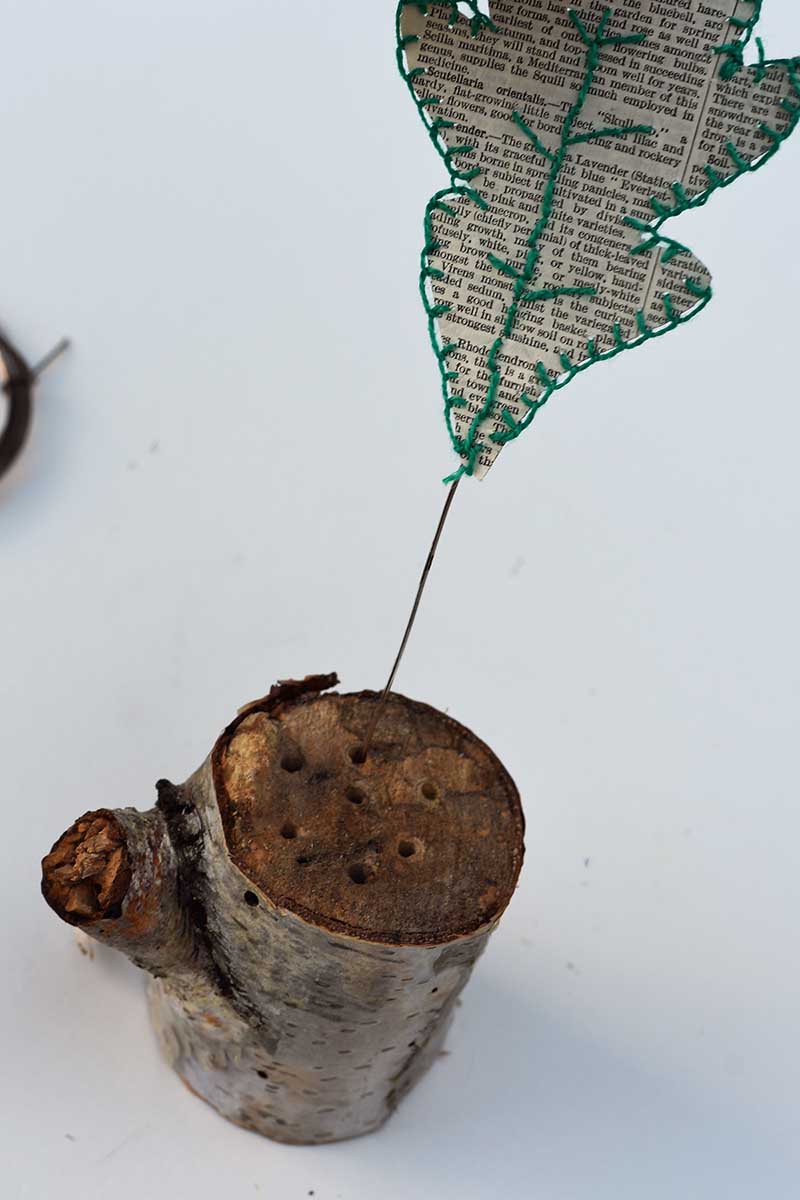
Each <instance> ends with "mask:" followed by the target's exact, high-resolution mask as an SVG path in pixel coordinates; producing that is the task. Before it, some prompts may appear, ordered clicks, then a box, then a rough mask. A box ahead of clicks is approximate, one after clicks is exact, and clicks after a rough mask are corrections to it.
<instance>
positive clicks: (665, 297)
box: [396, 0, 800, 483]
mask: <svg viewBox="0 0 800 1200" xmlns="http://www.w3.org/2000/svg"><path fill="white" fill-rule="evenodd" d="M750 2H751V3H752V4H753V6H754V12H753V14H752V16H751V17H750V19H749V20H747V21H743V20H742V19H740V18H735V19H732V20H731V24H733V25H735V26H737V27H738V28H740V29H742V30H744V33H743V35H742V38H741V42H742V45H741V47H740V49H741V62H739V57H740V56H739V54H738V53H737V47H738V46H739V42H738V41H737V42H734V43H725V44H724V45H722V46H718V47H715V48H714V53H716V54H720V55H725V56H726V59H725V63H723V64H722V66H721V68H720V74H721V75H722V77H723V78H725V79H729V78H732V76H733V75H735V74H736V73H737V71H738V70H740V69H741V68H742V67H743V66H744V48H745V46H746V45H747V44H748V43H749V41H750V39H751V37H752V35H753V32H754V29H755V27H756V25H757V23H758V20H759V18H760V16H761V10H762V7H763V0H750ZM431 3H446V4H448V5H449V7H450V10H451V15H450V24H451V26H452V25H453V24H454V22H455V21H456V20H457V19H458V15H459V12H458V5H457V3H456V2H455V0H428V2H427V3H425V2H424V0H399V2H398V5H397V13H396V37H397V65H398V69H399V71H400V74H401V76H402V78H403V79H404V80H405V82H406V85H407V87H408V90H409V92H410V94H411V96H412V99H413V101H414V104H415V107H416V108H417V110H418V112H419V115H420V117H421V119H422V121H423V124H424V125H425V126H426V128H427V129H428V132H429V136H430V137H431V140H432V142H433V143H434V145H435V147H436V149H437V152H438V153H439V156H440V157H441V158H442V160H443V161H444V163H445V166H446V169H447V171H448V174H449V175H450V184H451V186H450V187H449V188H443V189H442V190H440V191H439V192H437V193H435V195H434V196H433V197H431V200H430V201H429V202H428V205H427V206H426V209H425V245H424V246H423V250H422V254H421V265H420V278H419V287H420V294H421V297H422V301H423V305H424V308H425V311H426V314H427V319H428V332H429V336H430V341H431V345H432V347H433V351H434V354H435V356H436V359H437V363H438V365H439V370H440V376H441V383H442V394H443V398H444V405H445V421H446V424H447V430H448V434H449V436H450V441H451V443H452V445H453V448H454V450H455V451H456V453H457V454H458V455H459V456H460V457H462V458H466V459H467V461H466V462H462V463H461V465H460V466H459V468H458V470H457V471H455V472H454V473H453V474H452V475H449V476H448V477H447V478H446V479H445V482H446V483H449V482H452V481H453V480H454V479H457V478H460V476H461V475H472V474H473V472H474V469H475V464H476V462H477V459H478V456H479V454H480V453H481V451H482V450H483V449H485V447H484V446H483V445H482V443H480V442H478V440H477V436H478V431H479V428H480V426H481V425H482V424H483V422H484V421H486V420H487V419H488V418H489V417H491V416H492V410H493V408H494V404H495V401H496V392H497V388H498V386H499V380H500V374H499V368H498V366H497V357H498V355H499V353H500V350H501V349H502V345H503V339H504V337H505V336H509V335H508V334H505V333H504V335H503V336H501V337H499V338H497V339H495V342H494V343H493V345H492V347H491V348H490V350H489V354H488V357H487V366H488V367H489V373H490V385H489V389H488V392H487V399H486V400H485V401H484V404H483V405H482V406H481V408H480V409H479V410H478V412H477V413H476V414H475V417H474V418H473V421H472V422H471V424H470V429H469V432H468V434H467V437H466V438H460V437H459V436H458V435H457V434H456V432H455V430H454V427H453V422H452V410H453V409H454V408H459V407H463V406H464V405H465V404H466V400H465V399H464V397H463V396H453V395H452V394H451V384H452V383H453V382H454V381H455V380H456V379H457V378H458V372H457V371H452V370H450V369H449V367H448V363H447V359H448V357H449V355H451V354H452V353H453V352H454V351H455V350H457V349H458V343H449V344H446V345H445V344H443V342H442V340H441V338H440V336H439V333H438V329H437V326H436V320H437V318H438V317H439V316H441V315H443V314H444V313H445V312H448V311H449V310H450V305H447V304H441V305H436V304H434V303H433V302H432V300H431V298H430V297H429V295H428V280H429V279H432V278H433V279H443V278H444V277H445V273H444V271H442V270H440V269H438V268H435V267H432V266H431V263H430V257H431V255H433V254H434V253H436V251H437V250H439V249H440V243H438V242H437V241H436V239H435V236H434V233H433V225H432V215H433V213H434V212H436V211H437V210H440V211H444V212H445V213H447V214H448V215H450V216H452V217H453V218H456V217H457V213H456V211H455V210H454V209H453V208H452V207H450V206H448V205H447V203H446V200H447V198H448V197H450V198H452V197H456V196H458V197H464V198H466V199H468V200H470V201H471V202H473V203H475V204H476V205H478V207H480V208H481V209H482V210H484V211H485V210H488V209H490V207H491V206H490V205H489V203H488V202H487V201H486V200H485V199H484V197H483V196H481V195H480V193H479V192H478V191H477V189H475V188H473V187H470V186H469V184H470V182H471V180H472V179H475V178H477V177H478V176H479V175H480V174H481V170H480V167H473V168H472V169H470V170H469V171H467V172H462V171H459V170H458V169H457V168H456V167H454V165H453V163H452V158H453V157H455V156H458V155H461V154H471V153H475V147H474V146H458V147H454V148H453V149H450V150H448V148H447V146H446V144H445V143H444V142H443V141H442V139H441V136H440V130H442V129H444V128H452V127H454V126H455V124H456V123H455V122H454V121H443V120H441V119H433V118H430V117H429V115H428V112H427V110H428V109H429V108H434V107H436V106H437V105H438V104H439V103H440V101H439V100H438V99H436V98H429V99H422V100H420V99H419V98H418V97H417V94H416V92H415V90H414V86H413V80H414V79H415V78H416V77H417V76H419V75H421V74H426V69H425V68H424V67H416V68H414V69H412V70H411V71H406V68H405V50H406V47H407V46H408V45H409V44H411V43H412V42H416V41H418V40H419V39H418V38H417V37H416V36H415V35H411V36H409V37H403V35H402V24H401V23H402V15H403V12H404V10H405V8H406V7H408V6H409V5H413V7H415V8H417V9H418V10H419V11H420V12H422V13H427V11H428V7H429V4H431ZM467 3H468V4H469V7H470V9H471V11H472V14H473V16H472V21H471V30H472V34H473V36H478V35H479V33H480V32H481V31H482V29H484V28H489V29H491V30H493V31H496V26H495V25H494V23H493V22H492V21H491V19H490V18H489V17H487V16H485V15H484V14H483V13H481V12H480V10H479V7H478V3H477V0H467ZM612 13H613V9H611V8H608V9H606V10H605V11H604V13H603V14H602V16H601V18H600V22H599V24H598V27H597V29H596V31H595V34H594V36H591V35H590V34H589V33H588V31H587V30H586V28H585V26H584V25H583V23H582V21H581V20H580V18H579V17H578V15H577V13H576V12H575V11H574V9H568V15H569V17H570V19H571V20H572V22H573V24H574V25H575V27H576V29H577V30H578V33H579V35H580V37H581V39H582V41H583V42H584V44H585V45H586V47H587V54H586V64H587V70H586V73H585V76H584V81H583V84H582V86H581V88H580V90H579V93H578V97H577V99H576V101H575V103H574V104H573V106H572V107H571V108H570V110H569V112H568V113H567V116H566V118H565V121H564V125H563V127H562V140H561V144H560V146H559V150H558V151H556V152H555V153H553V152H551V151H549V150H548V149H547V147H546V146H545V145H544V143H543V142H542V141H541V139H540V138H539V137H538V136H537V135H536V133H535V132H534V131H533V130H532V129H530V128H529V127H528V126H527V125H526V124H525V122H524V121H523V119H522V118H521V116H520V115H519V114H518V113H516V112H515V113H513V114H512V119H513V120H514V121H515V123H516V124H517V126H518V127H519V128H520V129H521V131H522V132H523V133H524V134H525V135H526V136H527V137H528V138H529V140H530V141H531V142H532V144H533V146H534V148H535V149H536V150H537V151H538V152H539V153H540V154H542V155H543V157H545V158H546V159H547V160H549V161H550V162H551V165H552V168H553V169H551V172H550V175H549V176H548V180H547V182H546V190H547V187H548V185H549V184H550V183H552V187H551V189H550V193H551V194H550V196H549V201H550V203H549V206H548V205H546V199H547V197H546V196H543V204H542V209H543V214H542V216H541V217H540V219H539V221H537V223H536V225H535V226H534V230H533V232H532V234H531V238H532V239H533V240H534V245H533V246H531V243H530V240H529V252H530V250H535V248H536V243H538V239H539V238H540V237H541V234H542V233H543V232H544V230H545V228H546V226H547V223H548V221H549V216H550V212H551V210H552V202H553V198H554V191H555V183H556V181H557V176H558V168H560V166H561V165H562V164H563V161H564V158H565V156H566V152H567V150H568V148H569V146H570V145H573V144H576V143H577V142H581V141H588V140H590V139H592V138H600V137H614V136H623V135H625V134H629V133H645V132H649V131H651V129H650V127H648V126H629V127H616V128H608V129H602V130H596V131H594V130H593V131H591V132H590V133H589V134H584V135H578V136H577V137H575V138H574V140H570V138H569V131H570V129H571V125H572V122H573V121H574V120H575V118H576V117H577V116H578V114H579V113H580V111H581V109H582V107H583V104H584V103H585V101H586V98H587V96H588V94H589V91H590V89H591V84H592V79H593V75H594V71H595V69H596V66H597V63H598V61H599V51H600V49H601V48H602V47H603V46H604V45H615V44H616V45H620V44H625V43H628V44H630V43H632V42H641V41H643V40H644V38H645V35H644V34H632V35H628V36H627V37H619V38H614V37H611V38H606V37H605V33H604V31H605V26H606V23H607V21H608V19H609V17H610V16H611V15H612ZM755 41H756V45H757V47H758V55H759V57H758V62H757V63H755V64H754V65H753V70H754V78H755V81H756V82H760V81H761V79H763V77H764V75H765V74H766V71H767V69H768V68H769V67H774V66H780V67H783V68H784V69H786V71H787V73H788V75H789V78H790V82H791V84H792V88H793V90H794V92H795V94H796V95H797V97H798V100H800V75H799V74H798V67H800V57H795V58H780V59H779V58H775V59H767V58H766V55H765V52H764V47H763V43H762V41H761V39H760V38H756V39H755ZM731 62H733V63H734V66H730V65H729V64H730V63H731ZM781 107H782V108H783V109H784V111H786V112H788V113H789V117H790V120H789V123H788V125H787V127H786V129H785V130H784V131H783V132H782V133H779V132H778V131H777V130H774V129H772V128H771V127H770V126H768V125H767V124H766V123H765V122H761V123H760V124H759V126H758V128H759V129H760V130H761V131H762V133H764V135H765V136H766V137H768V138H769V140H770V141H771V142H772V145H771V146H770V147H769V148H768V149H767V150H766V151H765V152H764V154H762V155H759V157H758V158H756V159H754V160H752V161H751V160H748V159H746V158H745V157H744V156H742V155H741V154H739V152H738V150H737V149H736V146H735V145H734V143H733V142H731V141H728V142H727V143H726V149H727V152H728V155H729V157H730V158H731V160H732V162H733V164H734V168H735V170H734V171H733V173H732V174H731V175H728V176H722V175H720V174H719V172H717V171H716V170H715V169H714V168H713V167H711V165H710V164H707V165H706V167H705V168H704V170H705V173H706V177H707V178H708V180H709V186H708V188H706V189H705V190H704V191H703V192H699V193H698V194H697V195H695V196H691V197H690V196H689V195H688V193H687V192H686V191H685V189H684V188H683V186H682V185H681V184H680V183H679V182H675V183H673V185H672V193H673V196H674V199H675V203H674V204H673V205H667V204H664V203H663V202H662V201H660V200H659V199H658V197H656V196H653V197H651V198H650V205H651V207H652V209H653V211H654V213H655V218H654V220H653V221H652V222H645V221H640V220H638V219H637V218H633V217H628V216H624V217H622V218H621V219H622V221H623V222H625V223H626V224H629V225H631V226H633V227H634V228H636V229H638V230H639V231H640V232H641V233H642V239H641V241H640V242H639V243H637V244H636V245H634V246H632V247H631V249H630V251H629V253H630V254H642V253H645V252H648V251H651V250H654V249H658V248H659V247H661V261H662V262H665V263H666V262H669V261H670V259H671V258H673V257H675V256H676V255H678V254H681V253H690V254H693V251H691V250H689V248H688V247H687V246H684V245H682V244H681V243H680V242H677V241H676V240H675V239H673V238H669V237H666V236H665V235H663V234H662V233H660V228H661V226H662V225H663V224H664V222H665V221H667V220H669V219H670V218H672V217H675V216H678V215H680V214H681V213H683V212H686V211H687V210H688V209H691V208H698V207H701V206H702V205H704V204H706V203H707V201H708V200H709V199H710V197H711V196H712V195H713V194H714V192H715V191H717V190H719V189H720V188H722V187H727V186H729V185H730V184H731V183H733V182H735V180H736V179H739V178H741V176H742V175H744V174H746V173H747V172H752V171H756V170H758V169H759V168H760V167H762V166H763V165H764V164H765V163H766V162H767V161H769V159H770V158H772V157H773V155H774V154H776V153H777V151H778V150H779V149H780V147H781V145H782V144H783V142H785V141H786V140H787V139H788V138H789V137H790V136H791V134H792V133H793V132H794V130H795V128H796V126H797V124H798V121H800V104H795V103H793V102H792V101H789V100H786V99H784V100H782V101H781ZM544 210H546V211H544ZM530 258H531V255H530V253H529V256H528V259H526V265H527V263H528V261H529V260H530ZM537 259H538V254H536V255H535V256H534V258H533V261H532V270H531V271H530V272H529V273H527V277H526V272H525V270H523V272H519V271H517V269H516V268H514V267H512V266H511V264H509V263H505V262H503V261H502V260H500V259H499V258H497V256H495V255H489V260H490V262H491V263H492V265H493V266H494V267H495V268H496V269H497V270H499V271H500V272H501V273H503V274H506V275H513V276H514V277H515V299H514V301H512V304H511V305H510V306H509V309H508V310H507V315H506V322H505V324H504V330H505V329H506V328H507V327H508V324H509V313H512V314H513V315H512V317H511V323H512V328H513V321H514V320H515V317H516V313H517V311H518V307H519V304H520V303H523V302H526V301H527V300H547V299H554V298H555V296H556V295H564V294H576V293H578V294H589V293H590V292H594V291H595V289H576V288H563V289H562V288H550V289H547V288H545V289H538V290H533V291H532V290H530V289H529V288H528V284H530V282H531V281H532V278H533V270H535V264H536V260H537ZM522 285H524V286H522ZM520 286H522V291H521V292H520V294H519V296H517V295H516V292H517V290H518V288H519V287H520ZM684 286H685V287H686V289H687V290H688V291H689V292H690V293H692V294H693V295H694V296H696V298H697V301H698V302H697V304H695V305H694V306H693V307H692V308H691V309H689V310H688V311H686V312H684V313H682V314H678V313H677V312H676V311H675V309H674V306H673V304H672V298H671V296H670V293H668V292H664V293H662V295H661V297H660V299H661V302H662V305H663V307H664V312H665V315H666V317H667V320H666V323H665V324H664V325H661V326H659V327H658V328H657V329H653V328H651V327H650V326H648V324H647V321H646V318H645V315H644V312H643V311H642V310H641V309H639V310H637V311H636V312H635V314H634V319H635V321H636V326H637V330H638V333H637V334H635V335H634V336H632V337H630V338H625V337H624V335H623V334H622V329H621V326H620V323H619V322H614V324H613V326H612V334H613V338H614V345H613V346H612V347H610V349H608V350H605V351H598V350H597V347H596V338H590V339H589V340H588V342H587V346H586V353H587V358H586V359H585V360H583V361H581V362H580V363H578V364H574V363H573V362H572V361H571V360H570V359H569V357H568V356H567V355H566V354H561V355H560V361H561V366H562V368H563V374H560V375H558V376H555V377H554V376H551V375H550V374H549V373H548V372H547V370H546V368H545V367H544V364H543V363H542V362H541V361H539V362H538V363H537V364H536V365H535V367H534V371H535V373H536V375H537V377H538V379H539V381H540V383H541V384H542V387H543V391H542V392H541V393H540V395H539V397H538V399H536V400H531V399H530V398H529V397H528V396H527V395H526V394H524V393H523V394H522V396H521V400H522V402H523V403H524V404H525V405H526V406H527V408H528V412H527V413H526V414H525V416H524V417H522V419H521V420H516V419H515V418H514V417H513V416H512V414H511V413H510V412H509V410H508V409H507V408H504V409H503V411H502V412H501V414H500V418H501V419H502V420H503V421H504V422H505V424H506V426H507V428H506V429H505V430H501V431H495V432H494V433H492V434H490V435H489V438H490V440H491V441H493V442H495V443H496V444H499V445H504V444H505V443H506V442H509V441H513V440H514V439H515V438H517V437H519V435H520V434H521V433H522V432H523V431H524V430H525V429H527V428H528V426H529V425H530V423H531V422H532V420H533V419H534V417H535V416H536V413H537V412H538V411H539V409H540V408H542V407H543V406H544V405H545V404H546V403H547V401H548V400H549V399H550V397H551V396H552V395H553V393H554V392H556V391H560V390H561V389H562V388H564V387H566V386H567V384H569V383H571V382H572V380H573V379H574V378H575V377H576V375H579V374H580V373H581V372H583V371H585V370H587V369H588V368H589V367H590V366H593V365H594V364H595V363H597V362H605V361H608V360H610V359H612V358H615V357H616V356H617V355H618V354H620V353H622V351H623V350H630V349H635V348H636V347H638V346H641V345H642V344H643V343H644V342H646V341H650V340H652V339H654V338H656V337H661V336H663V335H664V334H666V333H670V332H672V330H674V329H676V328H677V327H678V326H679V325H682V324H685V323H686V322H687V321H689V320H691V319H692V318H693V317H695V316H697V315H698V314H699V313H700V312H701V311H702V310H703V309H704V308H705V306H706V305H707V304H708V303H709V301H710V300H711V298H712V295H713V291H712V288H711V287H710V286H707V287H703V286H702V285H701V284H699V283H698V282H697V280H693V279H691V278H688V277H687V278H686V279H685V280H684Z"/></svg>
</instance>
